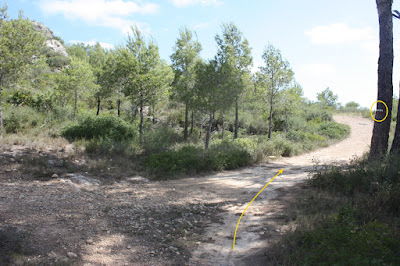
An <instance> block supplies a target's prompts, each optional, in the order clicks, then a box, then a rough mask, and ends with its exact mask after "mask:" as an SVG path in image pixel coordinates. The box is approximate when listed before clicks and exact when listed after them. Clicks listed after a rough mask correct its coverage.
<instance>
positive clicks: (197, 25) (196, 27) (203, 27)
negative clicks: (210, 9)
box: [193, 22, 211, 30]
mask: <svg viewBox="0 0 400 266" xmlns="http://www.w3.org/2000/svg"><path fill="white" fill-rule="evenodd" d="M210 26H211V24H210V23H209V22H201V23H199V24H196V25H194V27H193V29H195V30H198V29H206V28H208V27H210Z"/></svg>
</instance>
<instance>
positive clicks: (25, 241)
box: [0, 116, 372, 265]
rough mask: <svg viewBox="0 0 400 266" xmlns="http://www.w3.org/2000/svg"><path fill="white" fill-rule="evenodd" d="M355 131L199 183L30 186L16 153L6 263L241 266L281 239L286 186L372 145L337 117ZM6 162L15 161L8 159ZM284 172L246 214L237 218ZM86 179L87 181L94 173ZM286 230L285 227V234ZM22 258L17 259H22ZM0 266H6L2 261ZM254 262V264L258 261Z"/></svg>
mask: <svg viewBox="0 0 400 266" xmlns="http://www.w3.org/2000/svg"><path fill="white" fill-rule="evenodd" d="M335 120H337V121H338V122H341V123H346V124H349V125H350V126H351V128H352V133H351V135H350V136H349V138H347V139H346V140H344V141H342V142H340V143H337V144H335V145H333V146H330V147H327V148H324V149H321V150H318V151H315V152H312V153H309V154H305V155H301V156H297V157H292V158H282V159H279V160H276V161H274V162H272V163H268V164H262V165H258V166H254V167H248V168H243V169H239V170H235V171H226V172H221V173H218V174H215V175H211V176H207V177H201V178H186V179H181V180H172V181H160V182H147V181H146V180H145V179H142V178H140V177H132V178H128V179H125V180H123V181H122V182H118V183H114V184H109V185H104V184H98V182H96V179H92V178H90V176H87V174H85V173H82V174H83V175H86V176H83V175H79V174H77V173H75V174H74V175H69V176H67V175H63V176H61V177H60V178H57V179H54V180H50V181H46V182H42V181H35V182H32V181H27V180H24V178H23V174H21V172H20V171H19V170H18V169H16V170H15V171H14V169H12V168H13V167H15V164H16V163H17V162H18V161H19V160H20V158H19V157H18V156H14V157H12V156H11V155H7V156H6V155H5V154H4V155H3V160H4V161H7V163H4V164H3V165H4V167H2V168H1V169H0V229H1V230H0V236H1V238H0V239H2V242H0V257H1V256H2V255H4V254H7V256H9V255H10V252H7V250H10V249H13V254H14V257H13V260H17V261H18V259H21V260H23V261H26V260H29V261H30V262H33V263H44V264H50V263H66V264H69V263H71V264H77V265H99V264H100V265H187V264H191V265H236V264H237V265H240V264H241V263H242V261H243V259H244V258H245V257H248V256H249V255H251V254H253V253H255V252H257V251H258V250H259V249H260V248H262V247H263V246H265V245H266V243H268V236H270V235H273V234H274V233H275V234H276V233H277V230H278V229H277V228H276V224H274V223H270V224H268V223H266V222H265V221H266V220H267V221H269V220H271V221H273V220H274V218H276V217H277V216H279V215H280V214H281V209H280V205H279V202H278V201H279V198H277V195H278V194H279V191H280V189H282V188H286V187H293V186H296V185H297V184H299V183H300V182H302V181H303V180H304V179H305V178H306V177H307V173H308V172H309V171H310V170H311V168H312V161H313V159H317V160H319V161H320V162H326V163H329V162H332V161H337V162H344V161H347V160H348V159H349V158H351V157H352V156H354V155H357V156H360V155H362V153H363V152H365V151H366V150H367V148H368V145H369V142H370V137H371V132H372V123H371V121H370V120H368V119H363V118H356V117H348V116H336V117H335ZM8 160H10V161H11V162H12V163H11V162H9V161H8ZM280 169H283V174H282V175H280V176H278V177H277V178H276V179H275V180H274V182H273V183H271V184H270V185H269V186H268V188H267V189H266V190H265V191H264V192H263V193H261V194H260V196H259V197H258V198H257V200H256V201H255V202H253V203H252V205H251V207H250V208H249V209H248V210H247V211H246V214H245V215H244V216H243V218H242V220H241V222H240V226H239V230H238V233H237V240H236V246H235V250H234V252H233V251H232V241H233V233H234V230H235V226H236V223H237V220H238V219H239V216H240V214H241V213H242V211H243V210H244V208H245V207H246V206H247V204H248V203H249V201H250V200H251V199H252V198H253V197H254V196H255V195H256V194H257V192H258V191H259V190H260V189H261V188H262V187H263V186H264V185H265V184H266V182H267V181H268V180H269V179H270V178H272V177H273V176H274V175H275V174H276V173H277V172H278V171H279V170H280ZM89 175H90V174H89ZM279 230H281V229H279ZM15 254H17V255H18V256H16V255H15ZM0 264H1V260H0ZM253 265H254V263H253Z"/></svg>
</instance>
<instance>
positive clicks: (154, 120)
mask: <svg viewBox="0 0 400 266" xmlns="http://www.w3.org/2000/svg"><path fill="white" fill-rule="evenodd" d="M151 112H152V114H153V124H155V123H156V116H155V114H156V110H155V108H154V106H153V107H151Z"/></svg>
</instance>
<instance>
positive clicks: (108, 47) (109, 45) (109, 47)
mask: <svg viewBox="0 0 400 266" xmlns="http://www.w3.org/2000/svg"><path fill="white" fill-rule="evenodd" d="M68 43H71V44H76V43H83V44H85V45H90V46H93V45H95V44H96V43H97V41H77V40H70V41H68ZM98 43H99V44H100V45H101V47H103V48H104V49H114V47H115V46H114V44H111V43H106V42H98Z"/></svg>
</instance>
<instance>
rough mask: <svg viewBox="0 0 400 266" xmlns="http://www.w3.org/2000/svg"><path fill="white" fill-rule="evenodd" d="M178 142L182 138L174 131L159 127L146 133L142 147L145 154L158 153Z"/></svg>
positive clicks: (166, 127) (169, 128)
mask: <svg viewBox="0 0 400 266" xmlns="http://www.w3.org/2000/svg"><path fill="white" fill-rule="evenodd" d="M180 141H182V138H181V136H179V134H178V133H177V132H176V131H175V130H174V129H172V128H171V127H168V126H160V127H157V128H155V129H153V130H152V131H149V132H146V134H145V135H144V141H143V145H142V146H143V150H144V153H145V154H151V153H160V152H163V151H166V150H168V149H169V148H170V147H171V146H173V145H174V144H176V143H178V142H180Z"/></svg>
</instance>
